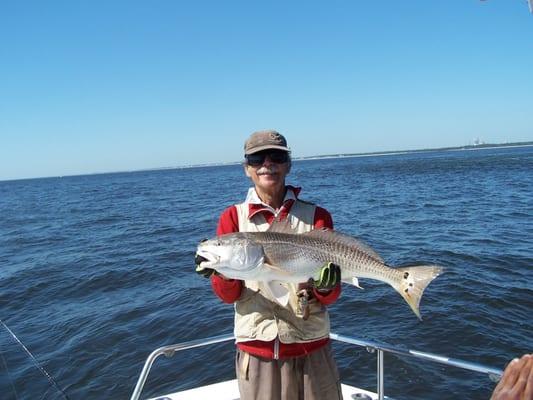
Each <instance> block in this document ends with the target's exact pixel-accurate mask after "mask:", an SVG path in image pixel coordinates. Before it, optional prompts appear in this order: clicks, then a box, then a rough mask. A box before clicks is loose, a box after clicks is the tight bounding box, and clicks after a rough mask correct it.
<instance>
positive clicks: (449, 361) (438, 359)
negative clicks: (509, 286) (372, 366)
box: [130, 333, 503, 400]
mask: <svg viewBox="0 0 533 400" xmlns="http://www.w3.org/2000/svg"><path fill="white" fill-rule="evenodd" d="M329 336H330V338H331V339H333V340H337V341H340V342H344V343H348V344H353V345H356V346H359V347H364V348H366V350H367V351H368V352H369V353H376V352H377V357H376V358H377V371H376V380H377V391H376V393H377V395H378V399H379V400H383V399H384V396H385V393H384V392H385V388H384V379H383V377H384V371H385V364H384V353H391V354H395V355H398V356H408V357H415V358H419V359H424V360H427V361H432V362H435V363H440V364H444V365H448V366H453V367H457V368H462V369H465V370H468V371H473V372H479V373H482V374H486V375H488V377H489V379H491V380H492V381H493V382H498V380H499V379H500V377H501V375H502V373H503V371H502V370H500V369H496V368H491V367H487V366H485V365H482V364H477V363H473V362H469V361H464V360H460V359H457V358H451V357H446V356H442V355H438V354H432V353H426V352H423V351H417V350H409V349H405V348H401V347H397V346H392V345H388V344H384V343H378V342H373V341H368V340H362V339H357V338H355V337H351V336H345V335H340V334H337V333H330V335H329ZM234 338H235V337H234V336H233V334H226V335H219V336H212V337H208V338H203V339H196V340H191V341H187V342H183V343H178V344H174V345H170V346H164V347H160V348H158V349H156V350H154V351H153V352H152V353H151V354H150V355H149V356H148V358H147V359H146V362H145V363H144V367H143V369H142V371H141V375H140V376H139V379H138V380H137V384H136V385H135V389H134V391H133V394H132V396H131V399H130V400H139V399H140V396H141V392H142V390H143V387H144V384H145V383H146V380H147V378H148V374H149V373H150V369H151V368H152V365H153V364H154V362H155V360H156V359H157V358H158V357H159V356H161V355H163V354H164V355H165V356H166V357H172V356H174V354H175V353H176V352H177V351H182V350H187V349H192V348H195V347H203V346H209V345H212V344H216V343H222V342H227V341H230V340H233V339H234Z"/></svg>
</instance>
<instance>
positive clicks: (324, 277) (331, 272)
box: [311, 262, 341, 291]
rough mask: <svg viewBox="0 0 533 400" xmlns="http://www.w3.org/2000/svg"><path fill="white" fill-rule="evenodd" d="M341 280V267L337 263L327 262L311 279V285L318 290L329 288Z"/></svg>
mask: <svg viewBox="0 0 533 400" xmlns="http://www.w3.org/2000/svg"><path fill="white" fill-rule="evenodd" d="M340 281H341V269H340V267H339V266H338V265H336V264H333V263H332V262H328V263H327V264H324V266H323V267H322V268H321V269H320V272H319V275H318V278H317V279H312V282H311V284H312V286H313V287H314V288H315V289H317V290H320V291H326V290H331V289H333V288H334V287H335V286H337V284H338V283H339V282H340Z"/></svg>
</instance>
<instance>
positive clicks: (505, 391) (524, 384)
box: [490, 354, 533, 400]
mask: <svg viewBox="0 0 533 400" xmlns="http://www.w3.org/2000/svg"><path fill="white" fill-rule="evenodd" d="M490 399H491V400H533V354H525V355H523V356H522V358H520V359H518V358H515V359H514V360H513V361H511V362H510V363H509V365H507V368H505V371H503V375H502V378H501V379H500V382H499V383H498V385H497V386H496V388H494V392H492V396H491V398H490Z"/></svg>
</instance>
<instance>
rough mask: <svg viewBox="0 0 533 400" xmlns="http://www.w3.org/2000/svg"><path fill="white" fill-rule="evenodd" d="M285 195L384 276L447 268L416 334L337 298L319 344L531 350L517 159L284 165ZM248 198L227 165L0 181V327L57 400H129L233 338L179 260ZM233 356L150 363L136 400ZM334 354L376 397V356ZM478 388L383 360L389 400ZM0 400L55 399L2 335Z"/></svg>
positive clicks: (478, 156)
mask: <svg viewBox="0 0 533 400" xmlns="http://www.w3.org/2000/svg"><path fill="white" fill-rule="evenodd" d="M288 182H289V183H291V184H295V185H298V186H302V187H303V190H302V193H301V197H302V198H303V199H306V200H309V201H313V202H316V203H318V204H320V205H322V206H324V207H325V208H327V209H328V210H330V212H331V213H332V215H333V219H334V223H335V227H336V229H338V230H340V231H343V232H345V233H348V234H351V235H354V236H357V237H359V238H361V239H363V240H364V241H366V242H367V243H368V244H370V245H371V246H372V247H374V248H375V249H376V250H377V251H378V252H379V253H380V254H381V255H382V256H383V258H384V259H385V260H386V261H387V262H388V263H389V264H391V265H403V264H408V263H414V262H421V261H428V262H433V263H436V264H439V265H442V266H444V267H445V268H446V273H445V274H444V275H442V276H440V277H438V278H437V279H436V280H435V281H433V283H431V285H430V286H429V287H428V289H427V290H426V292H425V294H424V297H423V299H422V304H421V312H422V316H423V318H424V320H423V321H422V322H420V321H419V320H418V319H417V318H416V317H415V315H414V314H413V313H412V312H411V310H410V309H409V307H408V306H407V305H406V304H405V303H404V302H403V300H402V299H401V298H400V296H399V295H398V294H397V293H395V292H394V290H393V289H392V288H390V287H389V286H387V285H385V284H382V283H379V282H375V281H370V280H362V282H361V283H362V285H363V286H364V287H365V290H363V291H361V290H358V289H355V288H353V287H350V286H346V285H345V286H344V287H343V293H342V296H341V298H340V299H339V301H338V302H337V303H336V304H335V305H333V306H332V307H330V312H331V320H332V330H333V331H334V332H337V333H341V334H345V335H351V336H356V337H359V338H363V339H369V340H373V341H381V342H385V343H389V344H391V345H397V346H403V347H407V348H411V349H416V350H420V351H427V352H432V353H437V354H442V355H446V356H449V357H456V358H461V359H464V360H467V361H472V362H479V363H483V364H487V365H489V366H492V367H495V368H503V367H504V366H505V364H506V362H508V361H509V360H510V359H512V358H513V357H516V356H519V355H521V354H523V353H525V352H531V351H533V283H532V282H533V219H532V215H533V147H522V148H501V149H484V150H476V151H454V152H451V151H448V152H430V153H412V154H401V155H400V154H398V155H389V156H372V157H360V158H340V159H322V160H311V161H295V162H294V164H293V170H292V172H291V175H290V176H289V178H288ZM248 186H249V182H248V181H247V178H246V177H245V176H244V174H243V171H242V167H240V166H238V165H234V166H220V167H208V168H207V167H206V168H191V169H175V170H161V171H149V172H133V173H116V174H104V175H91V176H76V177H64V178H48V179H32V180H21V181H7V182H0V319H1V320H2V321H4V322H5V323H6V324H7V325H8V326H9V327H10V328H11V329H12V331H13V332H15V334H16V335H17V336H18V338H19V339H20V340H21V341H22V342H23V343H24V344H25V346H27V348H28V349H29V350H30V351H31V352H32V353H33V355H34V356H35V357H36V359H37V360H38V361H39V363H40V364H41V365H42V366H43V367H44V368H45V369H46V371H48V372H49V373H50V375H51V376H52V377H53V379H54V380H55V381H57V383H58V385H59V386H60V387H61V388H62V390H64V391H65V392H66V394H67V395H68V396H69V397H70V398H71V399H111V398H113V399H124V398H129V396H130V395H131V393H132V391H133V388H134V386H135V383H136V381H137V378H138V376H139V374H140V372H141V369H142V366H143V363H144V361H145V359H146V357H147V356H148V355H149V353H150V352H151V351H152V350H153V349H155V348H157V347H160V346H163V345H167V344H172V343H177V342H182V341H186V340H192V339H197V338H200V337H208V336H212V335H218V334H222V333H229V332H231V331H232V326H233V308H232V306H231V305H225V304H222V303H221V302H220V301H219V300H218V298H216V297H215V296H214V295H213V293H212V291H211V288H210V285H209V283H208V281H207V280H205V279H204V278H201V277H199V276H197V275H196V274H195V273H194V263H193V258H194V252H195V247H196V244H197V243H198V241H199V240H201V239H202V238H205V237H210V236H213V234H214V230H215V227H216V223H217V219H218V215H219V214H220V212H222V210H223V209H224V208H225V207H227V206H229V205H231V204H233V203H236V202H239V201H242V199H243V198H244V196H245V193H246V190H247V188H248ZM233 349H234V346H233V344H232V343H225V344H219V345H215V346H211V347H208V348H203V349H197V350H189V351H185V352H182V353H178V354H177V355H176V356H175V357H173V358H169V359H166V358H164V359H161V360H158V361H157V362H156V364H155V365H154V367H153V369H152V372H151V374H150V377H149V380H148V383H147V385H146V389H145V392H144V393H145V395H151V396H155V395H161V394H164V393H168V392H171V391H175V390H178V389H185V388H189V387H192V386H195V385H199V384H207V383H213V382H216V381H219V380H221V379H229V378H232V377H233V376H234V371H233V353H234V351H233ZM334 350H335V356H336V359H337V362H338V364H339V368H340V371H341V376H342V379H343V381H344V382H346V383H349V384H353V385H358V386H361V387H364V388H367V389H370V390H375V384H376V382H375V355H372V354H369V353H367V352H366V350H365V349H361V348H356V347H349V346H346V345H343V344H334ZM493 387H494V383H492V382H491V381H490V380H489V379H488V378H487V377H486V376H484V375H479V374H475V373H469V372H465V371H463V370H458V369H456V368H452V367H446V366H443V365H437V364H432V363H429V362H423V361H419V360H415V359H411V358H410V359H400V358H397V357H396V356H393V355H386V356H385V393H386V394H387V395H388V396H392V397H395V398H397V399H452V398H454V399H455V398H468V399H487V398H488V397H489V396H490V393H491V391H492V389H493ZM0 398H1V399H3V400H11V399H29V398H32V399H34V398H38V399H62V398H63V396H62V395H61V394H60V392H59V391H58V390H57V389H55V388H54V387H52V385H51V384H50V383H49V381H48V379H47V378H46V377H45V376H44V375H43V374H42V373H41V372H40V371H39V370H38V368H37V367H36V366H35V364H34V363H33V362H32V360H31V359H30V357H29V356H28V355H27V354H26V353H25V352H24V351H23V350H22V349H21V347H20V345H19V344H18V343H16V342H15V340H14V339H13V338H12V337H11V336H10V335H9V334H8V332H7V331H6V330H5V329H3V328H2V327H1V326H0Z"/></svg>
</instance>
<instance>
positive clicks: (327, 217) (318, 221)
mask: <svg viewBox="0 0 533 400" xmlns="http://www.w3.org/2000/svg"><path fill="white" fill-rule="evenodd" d="M314 227H315V229H320V228H328V229H333V219H332V218H331V214H330V213H329V211H328V210H326V209H325V208H322V207H318V206H317V207H316V210H315V221H314ZM313 294H314V295H315V297H316V299H317V300H318V301H319V302H320V303H322V304H324V305H325V306H329V305H330V304H333V303H335V302H336V301H337V299H338V298H339V296H340V295H341V284H340V283H339V284H338V285H337V286H335V287H334V288H333V289H332V290H330V291H329V292H326V293H323V292H322V293H321V292H319V291H318V290H316V289H313Z"/></svg>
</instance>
